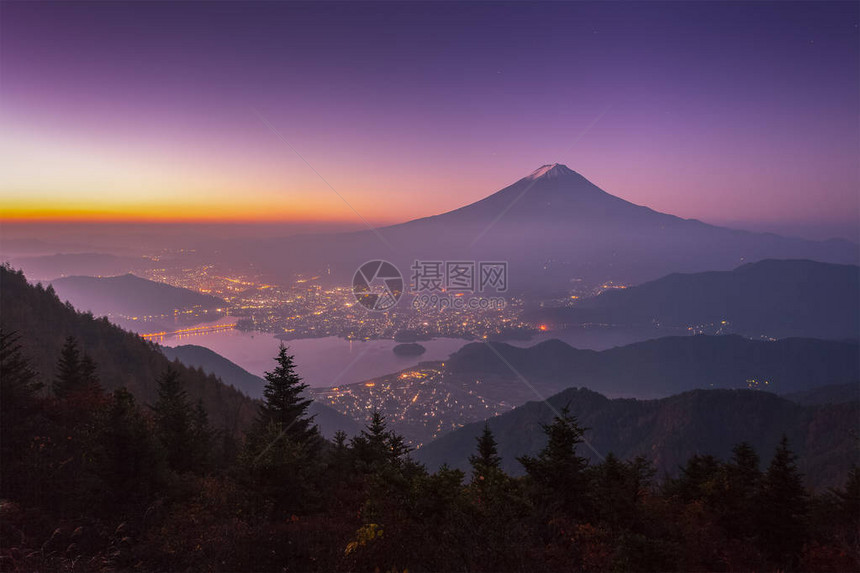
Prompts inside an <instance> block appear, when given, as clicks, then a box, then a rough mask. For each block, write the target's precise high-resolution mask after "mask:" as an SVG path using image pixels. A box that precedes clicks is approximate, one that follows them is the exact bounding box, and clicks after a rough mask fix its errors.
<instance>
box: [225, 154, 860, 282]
mask: <svg viewBox="0 0 860 573" xmlns="http://www.w3.org/2000/svg"><path fill="white" fill-rule="evenodd" d="M224 252H225V254H228V255H229V254H230V253H231V251H230V249H227V250H226V251H224ZM231 256H233V257H235V258H236V260H248V259H249V258H250V259H252V260H253V262H254V263H255V265H258V266H259V267H260V268H265V269H267V270H268V271H269V272H271V273H273V274H278V273H280V274H282V275H284V276H288V275H289V273H291V272H295V271H296V270H297V269H316V270H319V271H323V270H325V271H326V276H327V277H328V276H329V275H328V272H329V271H330V273H331V274H330V279H331V280H334V281H338V280H349V279H350V278H351V277H352V274H353V273H354V272H355V269H356V268H358V266H359V265H360V264H362V263H363V262H365V261H367V260H373V259H379V258H384V259H386V260H389V261H391V262H393V263H394V264H395V265H397V266H398V267H399V268H400V269H401V272H402V273H406V272H407V271H406V269H408V268H409V266H410V265H411V264H412V262H413V261H414V260H416V259H419V260H490V261H499V260H501V261H507V262H508V263H509V274H510V281H509V282H510V287H511V289H512V290H515V291H519V290H532V289H539V290H546V289H566V288H569V286H570V281H571V280H572V279H581V280H584V281H586V282H589V283H594V284H599V281H606V280H613V281H617V282H622V283H627V284H631V283H632V284H635V283H640V282H643V281H647V280H653V279H656V278H659V277H661V276H664V275H666V274H669V273H672V272H700V271H706V270H712V269H721V270H722V269H725V270H728V269H732V268H735V267H737V266H738V265H739V264H742V263H743V262H744V261H754V260H760V259H766V258H807V259H813V260H820V261H826V262H834V263H847V264H856V263H857V262H858V260H860V246H858V245H856V244H853V243H849V242H847V241H823V242H819V241H807V240H803V239H794V238H786V237H780V236H777V235H773V234H766V233H751V232H747V231H738V230H733V229H727V228H722V227H716V226H713V225H708V224H706V223H703V222H701V221H697V220H693V219H682V218H680V217H676V216H674V215H669V214H665V213H660V212H657V211H654V210H653V209H650V208H648V207H644V206H641V205H635V204H633V203H630V202H628V201H625V200H623V199H621V198H619V197H615V196H613V195H610V194H609V193H606V192H605V191H603V190H602V189H600V188H599V187H597V186H596V185H594V184H593V183H591V182H590V181H589V180H587V179H586V178H585V177H583V176H582V175H580V174H578V173H576V172H575V171H573V170H571V169H569V168H567V167H566V166H564V165H560V164H550V165H545V166H542V167H541V168H539V169H537V170H536V171H535V172H533V173H532V174H530V175H528V176H526V177H524V178H522V179H520V180H519V181H517V182H515V183H514V184H512V185H510V186H508V187H505V188H504V189H502V190H500V191H498V192H496V193H494V194H492V195H490V196H488V197H486V198H484V199H482V200H480V201H477V202H475V203H472V204H470V205H466V206H464V207H461V208H459V209H455V210H453V211H449V212H447V213H442V214H439V215H434V216H431V217H424V218H421V219H416V220H413V221H409V222H405V223H401V224H398V225H392V226H388V227H382V228H379V229H376V230H374V231H369V230H368V231H359V232H353V233H339V234H318V235H305V236H294V237H290V238H287V239H277V240H265V241H264V240H261V241H256V242H253V243H250V244H243V245H241V246H235V247H234V248H233V250H232V255H231Z"/></svg>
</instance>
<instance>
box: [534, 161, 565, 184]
mask: <svg viewBox="0 0 860 573" xmlns="http://www.w3.org/2000/svg"><path fill="white" fill-rule="evenodd" d="M573 173H575V171H574V170H573V169H570V168H568V166H567V165H563V164H561V163H548V164H547V165H541V166H540V167H539V168H537V169H535V170H534V171H532V172H531V173H530V174H529V175H528V176H527V177H525V178H526V179H528V180H530V181H534V180H535V179H540V178H541V177H544V178H553V177H560V176H562V175H570V174H573Z"/></svg>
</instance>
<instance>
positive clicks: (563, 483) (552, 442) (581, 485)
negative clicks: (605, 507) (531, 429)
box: [518, 408, 588, 517]
mask: <svg viewBox="0 0 860 573" xmlns="http://www.w3.org/2000/svg"><path fill="white" fill-rule="evenodd" d="M543 431H544V433H545V434H546V436H547V444H546V446H544V448H543V449H542V450H541V451H540V453H538V455H537V457H532V456H523V457H520V458H518V461H519V462H520V464H522V466H523V467H524V468H525V470H526V474H527V476H528V477H529V479H530V480H531V482H532V484H533V489H534V495H535V497H536V501H537V502H538V503H539V504H541V505H543V506H544V508H545V509H548V510H552V509H559V510H561V511H562V512H564V513H566V514H567V515H569V516H572V517H577V516H580V515H582V514H583V513H584V511H585V509H586V505H587V503H586V494H587V483H586V476H585V469H586V468H587V467H588V460H586V459H585V458H584V457H582V456H579V455H577V453H576V447H577V445H579V444H581V443H582V441H583V434H584V432H585V430H584V429H583V428H582V427H581V426H580V425H579V424H578V423H577V421H576V418H575V417H573V416H571V415H570V411H569V410H568V408H564V409H563V410H562V411H561V413H560V414H559V415H558V416H555V418H554V420H553V422H552V424H549V425H547V424H544V425H543Z"/></svg>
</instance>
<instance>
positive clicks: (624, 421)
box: [415, 388, 860, 487]
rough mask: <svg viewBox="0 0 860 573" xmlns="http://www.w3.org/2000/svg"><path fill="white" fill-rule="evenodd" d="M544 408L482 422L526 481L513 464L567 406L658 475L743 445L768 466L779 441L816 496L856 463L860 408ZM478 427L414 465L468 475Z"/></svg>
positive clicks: (743, 396) (717, 400)
mask: <svg viewBox="0 0 860 573" xmlns="http://www.w3.org/2000/svg"><path fill="white" fill-rule="evenodd" d="M547 403H548V404H549V405H548V404H547ZM547 403H544V402H530V403H528V404H525V405H523V406H520V407H519V408H516V409H515V410H513V411H511V412H508V413H505V414H502V415H500V416H497V417H495V418H491V419H490V420H489V421H488V423H489V425H490V429H491V430H492V431H493V433H494V434H495V437H496V440H497V442H498V445H499V454H500V455H501V456H502V459H503V468H504V469H505V470H506V471H508V472H510V473H513V474H522V473H523V470H522V467H521V466H520V465H519V463H518V462H516V457H518V456H522V455H526V454H530V455H533V454H536V453H537V452H538V451H539V450H540V449H541V448H542V447H543V446H544V444H545V439H546V437H545V435H544V434H543V432H542V431H541V424H546V423H549V422H551V420H552V417H553V415H554V414H553V411H554V410H555V411H559V410H560V409H561V408H564V407H565V406H567V407H569V408H570V411H571V413H572V414H573V415H574V416H576V417H577V418H578V420H579V422H580V424H581V425H583V426H584V427H586V428H588V431H587V432H586V434H585V436H586V439H588V440H589V442H590V444H591V446H592V447H593V448H594V450H596V451H597V452H599V453H600V454H601V455H605V454H607V453H609V452H613V453H615V454H616V455H618V456H620V457H622V458H631V457H633V456H636V455H644V456H646V457H647V458H648V459H650V460H652V461H653V462H654V463H655V465H656V467H657V469H658V473H659V474H660V475H662V474H663V473H664V472H666V473H669V474H675V473H676V472H677V468H678V466H679V465H681V464H683V463H684V462H685V461H686V459H687V458H689V456H691V455H693V454H696V453H709V454H713V455H715V456H717V457H720V458H723V459H726V458H728V457H729V455H730V452H731V448H732V446H733V445H734V444H736V443H738V442H741V441H748V442H750V443H751V444H752V445H753V446H754V447H755V449H756V450H757V451H758V453H759V455H760V456H761V457H762V460H763V462H764V463H767V461H768V459H769V458H770V455H771V454H772V452H773V449H774V448H775V446H776V444H777V443H778V441H779V439H780V437H781V436H782V434H783V433H785V434H786V435H787V436H788V438H789V440H790V441H791V444H792V447H793V448H794V449H795V450H796V452H797V453H798V454H799V456H800V468H801V471H803V472H804V473H806V474H807V479H808V482H809V483H810V484H811V485H814V486H816V487H827V486H833V485H838V484H840V483H842V482H843V480H844V478H845V476H846V475H847V472H848V471H849V470H850V468H851V465H852V463H856V462H857V461H858V459H859V458H858V451H857V442H856V439H857V419H858V416H860V402H857V401H853V402H849V403H843V404H835V405H833V404H831V405H824V406H810V407H807V406H802V405H800V404H797V403H794V402H791V401H789V400H786V399H784V398H780V397H779V396H776V395H774V394H770V393H767V392H757V391H751V390H694V391H692V392H686V393H683V394H678V395H674V396H670V397H667V398H662V399H660V400H645V401H640V400H631V399H616V400H610V399H608V398H606V397H605V396H603V395H601V394H598V393H596V392H592V391H590V390H586V389H577V388H570V389H568V390H565V391H564V392H561V393H559V394H556V395H554V396H552V397H550V398H549V399H548V400H547ZM550 405H551V406H552V408H551V407H550ZM483 425H484V423H483V422H477V423H473V424H469V425H467V426H464V427H463V428H460V429H459V430H456V431H454V432H451V433H449V434H447V435H445V436H443V437H441V438H439V439H438V440H435V441H433V442H431V443H429V444H427V445H425V446H424V447H422V448H420V449H419V450H417V451H416V452H415V458H416V459H417V460H418V461H420V462H422V463H425V464H427V466H428V467H429V468H430V469H436V468H438V467H439V466H440V465H441V464H443V463H447V464H449V465H450V466H452V467H455V468H461V469H467V468H468V457H469V455H470V454H472V453H474V452H473V451H474V448H475V438H476V437H477V436H478V435H479V434H480V432H481V431H482V429H483ZM578 451H579V452H580V453H581V454H582V455H585V456H586V457H588V458H590V459H591V460H592V461H594V460H596V459H598V458H597V456H596V455H595V454H594V453H592V452H591V450H589V448H588V447H587V446H586V445H585V444H582V445H581V446H580V447H579V450H578Z"/></svg>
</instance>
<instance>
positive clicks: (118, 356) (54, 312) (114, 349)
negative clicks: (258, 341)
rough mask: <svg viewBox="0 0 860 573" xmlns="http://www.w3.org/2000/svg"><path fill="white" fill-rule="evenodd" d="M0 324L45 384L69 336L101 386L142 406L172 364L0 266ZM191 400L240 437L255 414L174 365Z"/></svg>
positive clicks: (237, 397) (246, 402)
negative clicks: (130, 396)
mask: <svg viewBox="0 0 860 573" xmlns="http://www.w3.org/2000/svg"><path fill="white" fill-rule="evenodd" d="M0 309H2V314H0V324H2V327H3V329H4V330H5V331H7V332H9V331H14V332H17V333H18V334H19V335H20V336H21V344H22V346H23V352H24V354H25V355H26V356H28V357H29V358H30V359H32V361H33V365H34V367H35V368H36V370H37V371H38V372H39V373H40V374H41V376H42V379H43V380H44V381H46V382H47V383H50V381H51V380H52V379H53V377H54V369H55V365H56V361H57V359H58V357H59V356H60V350H61V348H62V346H63V343H64V342H65V339H66V337H67V336H74V337H75V338H77V340H78V343H79V346H80V348H81V349H82V351H84V352H86V353H87V354H89V355H90V356H91V357H92V358H93V360H94V361H95V362H96V364H97V367H98V369H97V373H98V376H99V378H100V380H101V384H102V386H103V387H104V388H106V389H108V390H111V389H114V388H118V387H121V386H125V387H126V388H128V389H129V391H131V392H132V393H133V394H134V395H135V397H136V398H137V399H138V400H140V401H141V402H142V403H149V404H152V403H153V402H154V401H155V399H156V378H157V377H158V376H159V375H160V374H161V373H162V372H164V370H165V369H166V368H167V367H168V365H170V364H171V362H170V360H169V359H168V358H167V357H166V356H164V355H163V354H161V352H159V351H158V349H157V347H156V346H155V345H154V344H152V343H150V342H146V341H145V340H143V339H141V338H140V337H138V336H136V335H134V334H131V333H129V332H126V331H124V330H122V329H121V328H119V327H118V326H115V325H113V324H111V323H110V322H108V321H107V319H96V318H93V316H92V315H91V314H86V313H79V312H77V311H76V310H75V309H74V307H73V306H72V305H71V304H68V303H66V304H63V303H62V302H61V301H60V299H59V298H58V297H57V296H56V295H55V294H53V293H52V292H51V291H50V290H46V289H43V288H42V287H41V286H32V285H29V284H27V281H26V279H25V277H24V275H23V274H21V273H20V272H15V271H12V270H9V269H8V268H6V267H0ZM172 364H173V366H174V368H176V369H177V370H179V372H180V376H181V378H182V380H183V383H184V385H185V389H186V391H187V392H188V396H189V398H190V399H191V400H192V401H195V402H196V401H197V400H198V399H199V400H202V401H203V406H204V407H205V408H206V410H207V412H208V413H209V418H210V421H211V422H212V424H213V425H215V426H218V427H222V428H226V429H227V430H228V431H230V432H234V433H238V432H240V431H241V430H243V429H244V428H245V427H247V425H248V424H249V423H250V422H251V420H252V419H253V418H254V416H255V415H256V411H257V406H256V404H255V403H254V401H253V400H251V399H250V398H249V397H247V396H246V395H244V394H242V393H241V392H239V391H238V390H236V389H235V388H231V387H230V386H227V385H225V384H223V383H222V382H221V381H220V380H219V379H218V378H216V377H215V376H212V375H206V374H204V373H203V372H202V371H199V370H195V369H193V368H188V367H186V366H184V365H183V364H181V363H178V362H173V363H172Z"/></svg>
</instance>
